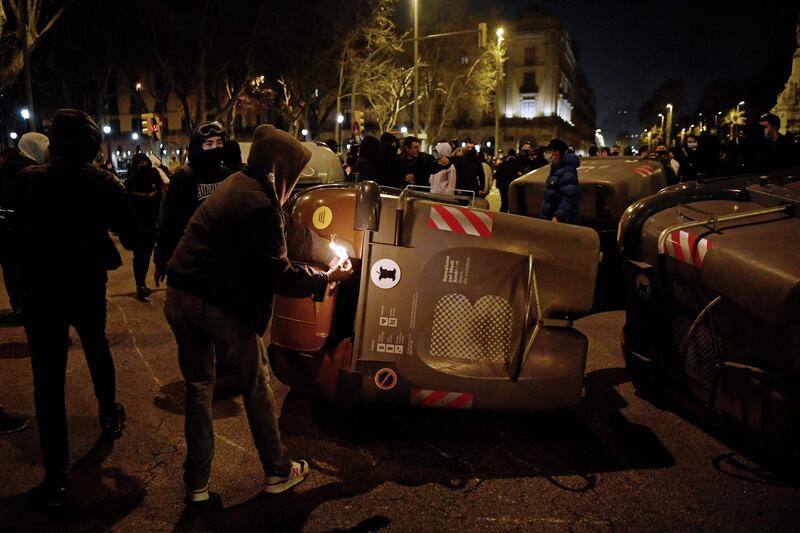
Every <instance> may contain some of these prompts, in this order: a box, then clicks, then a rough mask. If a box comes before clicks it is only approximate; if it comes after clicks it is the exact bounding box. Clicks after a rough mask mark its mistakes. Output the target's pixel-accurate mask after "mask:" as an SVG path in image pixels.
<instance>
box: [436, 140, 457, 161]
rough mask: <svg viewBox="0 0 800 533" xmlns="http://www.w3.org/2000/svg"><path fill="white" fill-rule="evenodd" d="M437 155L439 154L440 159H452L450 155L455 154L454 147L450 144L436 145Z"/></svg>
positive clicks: (441, 143)
mask: <svg viewBox="0 0 800 533" xmlns="http://www.w3.org/2000/svg"><path fill="white" fill-rule="evenodd" d="M436 153H437V154H439V157H450V154H452V153H453V147H452V146H450V143H448V142H440V143H439V144H437V145H436Z"/></svg>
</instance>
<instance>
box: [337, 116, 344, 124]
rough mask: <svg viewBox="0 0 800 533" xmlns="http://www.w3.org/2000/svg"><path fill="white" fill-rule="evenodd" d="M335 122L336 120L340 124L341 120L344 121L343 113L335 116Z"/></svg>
mask: <svg viewBox="0 0 800 533" xmlns="http://www.w3.org/2000/svg"><path fill="white" fill-rule="evenodd" d="M336 122H338V123H339V124H341V123H342V122H344V115H339V116H337V117H336Z"/></svg>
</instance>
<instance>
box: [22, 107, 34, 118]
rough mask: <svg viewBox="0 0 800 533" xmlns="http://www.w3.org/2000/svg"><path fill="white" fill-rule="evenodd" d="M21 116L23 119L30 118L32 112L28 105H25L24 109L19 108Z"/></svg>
mask: <svg viewBox="0 0 800 533" xmlns="http://www.w3.org/2000/svg"><path fill="white" fill-rule="evenodd" d="M19 116H21V117H22V118H23V120H28V119H29V118H31V112H30V111H28V108H27V107H23V108H22V109H20V110H19Z"/></svg>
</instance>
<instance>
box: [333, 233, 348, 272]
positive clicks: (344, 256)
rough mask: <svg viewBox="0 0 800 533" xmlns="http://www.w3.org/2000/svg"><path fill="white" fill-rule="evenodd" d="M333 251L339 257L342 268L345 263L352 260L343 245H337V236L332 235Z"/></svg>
mask: <svg viewBox="0 0 800 533" xmlns="http://www.w3.org/2000/svg"><path fill="white" fill-rule="evenodd" d="M329 246H330V247H331V250H333V252H334V253H335V254H336V255H337V256H338V257H339V265H340V266H341V265H342V264H343V263H344V262H345V261H347V260H348V259H350V254H348V253H347V249H346V248H345V247H344V246H342V245H341V244H336V239H335V236H333V235H331V243H330V245H329Z"/></svg>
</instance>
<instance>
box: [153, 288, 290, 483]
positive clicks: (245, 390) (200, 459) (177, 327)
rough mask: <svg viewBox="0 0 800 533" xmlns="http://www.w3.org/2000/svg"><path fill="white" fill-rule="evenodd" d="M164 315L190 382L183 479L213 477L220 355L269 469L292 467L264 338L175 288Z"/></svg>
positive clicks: (273, 472)
mask: <svg viewBox="0 0 800 533" xmlns="http://www.w3.org/2000/svg"><path fill="white" fill-rule="evenodd" d="M164 314H166V316H167V321H168V322H169V325H170V326H171V327H172V332H173V333H174V334H175V340H176V341H177V342H178V361H179V364H180V368H181V373H182V374H183V378H184V380H185V381H186V421H185V434H186V450H187V452H186V461H185V462H184V464H183V469H184V475H183V479H184V481H185V482H186V484H187V485H188V486H189V488H191V489H199V488H202V487H204V486H205V485H206V483H208V480H209V478H210V476H211V460H212V459H213V457H214V427H213V420H212V415H211V399H212V396H213V394H214V379H215V373H216V372H215V356H216V359H217V360H219V361H220V362H222V361H224V362H225V363H227V366H228V367H229V368H230V370H231V372H232V373H233V376H234V379H235V380H236V382H237V383H236V384H237V385H238V387H239V389H240V390H241V392H242V399H243V401H244V409H245V412H246V413H247V421H248V422H249V423H250V432H251V433H252V435H253V442H254V443H255V447H256V450H257V451H258V456H259V458H260V459H261V464H262V465H263V467H264V472H265V474H266V475H285V474H286V473H287V472H289V471H290V469H291V459H290V458H289V453H288V452H287V450H286V447H285V446H284V445H283V443H282V442H281V436H280V430H279V429H278V420H277V418H276V416H275V409H274V407H273V405H274V402H273V398H272V390H271V389H270V387H269V382H268V377H267V374H266V371H265V368H264V365H263V364H262V360H261V352H260V350H259V348H260V345H261V339H260V338H259V337H258V336H257V335H256V334H255V333H254V332H253V331H251V330H250V329H248V328H247V327H245V326H244V325H243V324H242V323H241V322H240V321H238V320H237V319H236V318H234V317H233V316H231V315H229V314H227V313H225V312H223V311H221V310H220V309H218V308H217V307H214V306H212V305H209V304H208V303H207V302H205V301H204V300H203V299H202V298H199V297H197V296H195V295H193V294H191V293H188V292H186V291H183V290H181V289H177V288H175V287H168V288H167V297H166V302H165V304H164Z"/></svg>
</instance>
